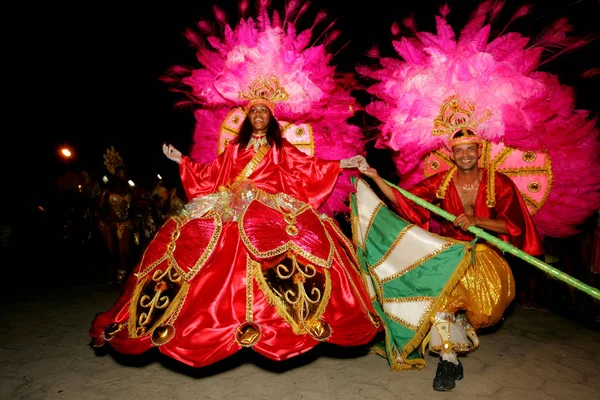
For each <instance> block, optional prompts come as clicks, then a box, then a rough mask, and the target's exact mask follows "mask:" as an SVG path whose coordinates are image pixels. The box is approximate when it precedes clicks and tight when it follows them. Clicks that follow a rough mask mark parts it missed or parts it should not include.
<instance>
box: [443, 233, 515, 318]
mask: <svg viewBox="0 0 600 400" xmlns="http://www.w3.org/2000/svg"><path fill="white" fill-rule="evenodd" d="M474 251H475V265H473V264H472V263H471V254H468V255H467V256H466V257H465V259H464V260H463V262H469V263H471V265H469V266H468V267H467V269H466V270H465V274H464V275H463V277H462V278H461V279H460V280H459V281H458V283H457V284H456V286H455V287H454V289H452V291H451V292H450V294H449V295H447V296H446V297H445V298H444V299H441V303H440V305H441V307H440V308H439V309H438V311H439V312H442V311H447V312H451V313H456V312H457V311H459V310H464V311H466V315H467V319H468V320H469V322H470V323H471V325H473V327H474V328H475V329H479V328H485V327H489V326H492V325H494V324H495V323H497V322H498V321H500V319H501V318H502V315H503V314H504V310H506V308H507V307H508V306H509V304H510V303H511V301H513V299H514V298H515V280H514V277H513V274H512V271H511V269H510V266H509V265H508V263H507V262H506V260H505V259H504V257H503V256H502V253H501V252H500V250H498V249H497V248H495V247H492V246H490V245H487V244H476V245H475V248H474Z"/></svg>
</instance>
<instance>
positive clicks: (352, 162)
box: [340, 154, 369, 171]
mask: <svg viewBox="0 0 600 400" xmlns="http://www.w3.org/2000/svg"><path fill="white" fill-rule="evenodd" d="M340 167H342V168H344V169H346V168H358V169H359V170H360V171H365V170H366V169H367V168H369V164H367V160H365V158H364V157H363V156H361V155H360V154H359V155H356V156H354V157H351V158H344V159H343V160H341V161H340Z"/></svg>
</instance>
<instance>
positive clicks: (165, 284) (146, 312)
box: [130, 263, 185, 342]
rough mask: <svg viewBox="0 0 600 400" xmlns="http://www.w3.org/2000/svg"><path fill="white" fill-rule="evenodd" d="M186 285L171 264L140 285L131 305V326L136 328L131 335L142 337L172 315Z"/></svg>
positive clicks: (157, 270) (156, 271) (159, 269)
mask: <svg viewBox="0 0 600 400" xmlns="http://www.w3.org/2000/svg"><path fill="white" fill-rule="evenodd" d="M184 284H185V282H184V280H183V277H182V276H181V275H180V274H179V272H178V271H177V270H176V269H175V268H174V267H173V265H172V264H170V263H169V265H168V267H167V268H166V269H165V270H164V271H163V270H162V269H161V268H157V269H156V270H155V271H154V272H153V273H152V277H151V278H150V279H149V280H145V281H144V282H142V283H140V284H139V285H138V287H137V288H136V292H135V294H134V296H133V298H134V299H137V300H132V303H131V307H132V308H131V311H130V313H131V314H130V315H131V324H132V325H134V326H135V328H133V327H132V329H134V331H133V332H130V334H133V335H134V336H138V337H140V336H144V335H146V334H148V333H150V332H152V331H153V330H154V329H155V328H154V327H156V326H157V325H159V324H160V323H161V322H162V321H163V320H164V319H165V318H166V317H167V316H168V315H167V314H170V312H169V311H168V310H172V309H173V307H171V305H172V304H174V303H178V302H179V301H181V299H180V297H181V296H178V294H179V293H180V292H181V289H182V286H183V285H184ZM176 299H179V300H176ZM159 336H161V337H163V338H164V337H165V335H159ZM166 336H167V337H169V336H170V334H169V335H166ZM157 340H158V342H160V339H157ZM169 340H170V338H169Z"/></svg>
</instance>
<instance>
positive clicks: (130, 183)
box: [127, 179, 135, 187]
mask: <svg viewBox="0 0 600 400" xmlns="http://www.w3.org/2000/svg"><path fill="white" fill-rule="evenodd" d="M127 183H129V186H132V187H133V186H135V183H133V181H132V180H131V179H130V180H128V181H127Z"/></svg>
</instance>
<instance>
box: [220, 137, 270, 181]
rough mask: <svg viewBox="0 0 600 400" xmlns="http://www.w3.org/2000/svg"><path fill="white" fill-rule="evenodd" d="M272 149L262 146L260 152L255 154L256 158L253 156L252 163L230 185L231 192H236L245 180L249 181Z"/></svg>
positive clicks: (249, 162)
mask: <svg viewBox="0 0 600 400" xmlns="http://www.w3.org/2000/svg"><path fill="white" fill-rule="evenodd" d="M269 150H270V147H269V146H268V145H267V146H261V147H260V148H259V149H258V151H257V152H256V153H254V156H252V159H251V160H250V161H248V164H246V166H244V169H242V171H241V172H240V174H239V175H238V176H237V177H236V178H235V180H234V181H233V183H232V184H231V185H229V188H230V189H231V190H234V189H235V188H236V187H237V186H239V184H240V183H241V182H242V181H243V180H245V179H248V177H249V176H250V175H252V173H253V172H254V170H255V169H256V167H258V165H259V164H260V163H261V161H262V160H263V158H265V156H266V155H267V153H268V152H269Z"/></svg>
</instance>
